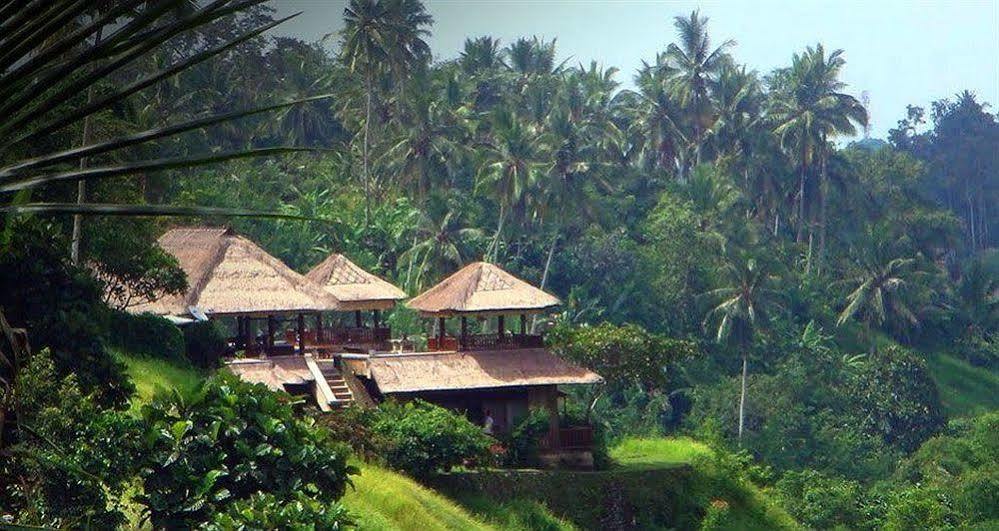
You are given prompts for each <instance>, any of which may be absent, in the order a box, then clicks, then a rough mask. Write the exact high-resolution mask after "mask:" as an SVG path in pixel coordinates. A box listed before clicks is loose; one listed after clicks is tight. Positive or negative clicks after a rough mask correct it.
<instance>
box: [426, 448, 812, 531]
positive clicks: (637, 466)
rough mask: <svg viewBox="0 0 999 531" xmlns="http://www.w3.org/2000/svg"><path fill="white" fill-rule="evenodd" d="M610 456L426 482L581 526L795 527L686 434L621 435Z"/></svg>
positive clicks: (459, 495) (477, 500) (472, 500)
mask: <svg viewBox="0 0 999 531" xmlns="http://www.w3.org/2000/svg"><path fill="white" fill-rule="evenodd" d="M611 456H612V457H613V458H614V459H616V460H617V465H616V466H615V467H614V468H612V469H611V470H605V471H597V472H583V471H568V470H554V471H537V470H496V471H480V472H465V473H455V474H449V475H447V476H445V477H443V478H440V479H438V480H436V481H435V482H434V486H435V488H438V489H439V490H440V491H441V492H445V493H447V494H448V495H450V496H452V497H454V499H456V500H459V501H460V502H461V503H462V504H463V505H465V506H467V507H475V506H477V505H480V504H482V505H487V506H489V505H491V506H494V507H502V506H504V505H508V504H509V505H515V506H521V507H522V506H523V505H524V504H525V503H528V502H525V500H531V503H534V504H535V506H536V507H541V508H549V509H550V511H551V512H552V513H554V514H556V515H559V516H560V517H562V518H563V519H565V520H566V521H567V522H569V523H571V524H573V525H575V526H578V527H579V528H582V529H595V528H601V527H615V526H617V525H618V524H622V525H630V523H631V522H635V523H636V524H637V526H638V527H639V528H641V529H671V528H675V529H697V528H699V527H701V526H702V525H706V526H707V527H708V528H721V529H795V528H797V527H799V526H798V525H797V524H796V523H795V522H794V520H793V519H792V518H791V517H790V516H789V515H788V514H787V513H786V512H785V511H784V510H783V509H781V508H780V507H778V506H777V505H776V504H775V503H773V502H772V501H771V500H770V499H769V497H768V496H767V495H766V493H765V492H763V491H761V490H760V489H758V488H757V487H756V486H754V485H753V484H751V483H750V482H748V481H744V480H742V479H739V478H738V477H737V475H736V474H734V473H733V471H732V469H731V468H730V467H728V466H727V464H726V463H724V462H722V461H719V460H717V459H714V458H713V457H714V454H713V452H712V451H711V450H710V449H709V448H708V447H706V446H705V445H703V444H701V443H698V442H696V441H693V440H691V439H685V438H677V439H667V438H648V439H628V440H625V441H623V442H622V443H621V444H619V445H618V446H616V447H614V448H613V449H612V452H611ZM547 510H548V509H546V512H547ZM522 514H523V513H522ZM712 526H714V527H712ZM531 528H534V529H537V528H541V529H559V527H557V526H553V525H540V526H534V527H531ZM562 528H564V527H562Z"/></svg>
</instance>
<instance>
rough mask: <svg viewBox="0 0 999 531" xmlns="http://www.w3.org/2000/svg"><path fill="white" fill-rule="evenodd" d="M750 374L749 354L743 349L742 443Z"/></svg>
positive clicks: (740, 400) (740, 423) (740, 412)
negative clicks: (747, 385)
mask: <svg viewBox="0 0 999 531" xmlns="http://www.w3.org/2000/svg"><path fill="white" fill-rule="evenodd" d="M748 375H749V356H748V355H747V354H746V351H745V350H743V351H742V392H741V393H740V394H739V444H742V430H743V428H744V427H745V425H746V379H747V376H748Z"/></svg>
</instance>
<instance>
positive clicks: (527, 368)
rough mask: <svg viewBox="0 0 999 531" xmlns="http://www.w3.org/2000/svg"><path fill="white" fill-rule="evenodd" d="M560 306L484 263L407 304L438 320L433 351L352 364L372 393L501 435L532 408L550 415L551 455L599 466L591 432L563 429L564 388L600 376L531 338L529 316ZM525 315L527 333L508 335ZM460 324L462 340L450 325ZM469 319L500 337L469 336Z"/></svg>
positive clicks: (431, 342) (548, 445) (548, 447)
mask: <svg viewBox="0 0 999 531" xmlns="http://www.w3.org/2000/svg"><path fill="white" fill-rule="evenodd" d="M558 304H559V300H558V298H557V297H555V296H553V295H550V294H548V293H545V292H544V291H542V290H540V289H538V288H536V287H534V286H532V285H530V284H528V283H527V282H525V281H523V280H521V279H519V278H517V277H515V276H513V275H511V274H510V273H508V272H506V271H504V270H503V269H502V268H500V267H499V266H497V265H494V264H488V263H484V262H477V263H473V264H470V265H468V266H465V267H464V268H462V269H461V270H459V271H458V272H456V273H454V274H453V275H451V276H450V277H448V278H446V279H445V280H443V281H442V282H441V283H439V284H437V285H436V286H434V287H432V288H430V289H429V290H427V291H426V292H424V293H423V294H421V295H419V296H417V297H415V298H413V299H412V300H410V301H409V302H408V303H407V305H408V306H409V307H410V308H413V309H416V310H418V311H419V312H420V314H421V315H423V316H425V317H430V318H434V319H436V320H437V332H436V335H435V337H431V338H429V341H428V349H427V350H428V352H413V353H399V354H395V353H393V354H375V355H372V356H371V357H370V358H368V359H367V360H366V361H365V363H363V364H361V363H353V362H348V364H347V365H348V366H349V367H350V368H351V369H352V370H353V371H354V373H355V374H357V376H359V377H360V378H361V379H362V380H363V381H364V382H366V384H367V387H368V388H369V389H370V391H371V392H372V394H373V395H375V396H376V397H377V396H382V397H384V396H392V397H395V398H398V399H402V400H406V399H411V398H421V399H423V400H427V401H430V402H433V403H436V404H438V405H441V406H444V407H447V408H451V409H455V410H458V411H462V412H464V413H465V414H466V415H468V416H469V417H470V418H471V419H472V420H473V421H475V422H480V423H484V422H485V419H486V418H487V417H488V418H489V419H491V422H492V423H493V426H494V429H495V430H496V432H505V431H509V430H511V429H513V428H514V427H515V426H516V424H517V423H518V422H519V421H520V420H521V419H522V418H524V416H525V415H527V413H528V411H529V410H531V409H541V410H544V411H546V412H547V413H548V419H549V430H548V434H547V436H546V437H545V439H544V441H543V447H544V449H545V450H546V453H545V455H547V456H550V457H552V458H553V459H554V460H556V461H558V460H565V459H569V460H574V461H575V462H577V464H583V465H584V466H585V465H586V463H587V462H589V463H590V464H592V455H591V454H590V449H591V445H592V430H591V428H590V427H588V426H577V427H571V428H568V427H560V425H559V416H558V400H559V396H560V392H559V390H558V386H560V385H577V384H596V383H600V382H602V381H603V379H602V378H601V377H600V375H598V374H596V373H594V372H593V371H590V370H588V369H585V368H583V367H579V366H577V365H574V364H572V363H570V362H568V361H565V360H563V359H560V358H559V357H557V356H555V355H554V354H552V353H551V352H549V351H548V350H547V349H545V348H544V343H543V341H542V338H541V336H539V335H530V334H529V333H528V330H527V316H528V315H531V314H537V313H542V312H544V311H546V310H548V309H550V308H552V307H554V306H556V305H558ZM509 315H519V316H520V332H519V333H508V332H507V331H506V321H505V318H506V317H507V316H509ZM448 318H458V319H460V323H461V327H460V332H459V333H458V335H457V337H451V336H448V335H447V332H446V324H447V323H446V319H448ZM469 318H472V319H482V320H487V319H492V318H495V323H496V328H495V332H490V333H482V334H471V333H469V323H468V320H469Z"/></svg>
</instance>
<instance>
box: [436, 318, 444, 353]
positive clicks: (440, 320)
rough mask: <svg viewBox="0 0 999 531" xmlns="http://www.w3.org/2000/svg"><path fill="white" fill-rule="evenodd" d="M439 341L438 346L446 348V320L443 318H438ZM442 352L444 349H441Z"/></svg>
mask: <svg viewBox="0 0 999 531" xmlns="http://www.w3.org/2000/svg"><path fill="white" fill-rule="evenodd" d="M437 340H438V342H439V343H438V345H440V346H441V347H443V346H444V318H443V317H438V318H437ZM441 350H443V349H441Z"/></svg>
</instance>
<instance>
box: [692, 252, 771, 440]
mask: <svg viewBox="0 0 999 531" xmlns="http://www.w3.org/2000/svg"><path fill="white" fill-rule="evenodd" d="M720 273H721V276H722V277H721V278H722V282H723V286H722V287H720V288H716V289H713V290H711V291H708V292H707V293H706V294H705V295H706V296H707V297H709V298H712V299H715V300H717V301H720V302H717V303H715V305H714V306H713V307H712V308H711V310H709V311H708V313H707V315H706V316H705V318H704V323H703V326H704V328H705V329H709V328H710V329H712V330H713V335H714V337H715V340H716V341H718V342H719V343H723V342H726V341H730V342H732V343H734V345H735V346H736V348H738V349H739V350H740V351H741V353H742V389H741V391H740V394H739V440H740V441H741V440H742V432H743V428H744V426H745V419H746V384H747V379H748V375H749V345H750V344H751V343H752V341H753V335H754V333H755V331H756V330H757V329H758V328H759V327H760V326H763V325H765V324H766V322H767V321H768V315H769V313H770V311H771V310H772V309H773V308H775V307H779V303H778V301H777V297H778V292H777V291H776V290H775V289H774V288H773V287H772V286H773V285H774V281H775V275H774V273H773V271H772V270H771V269H770V267H769V265H768V264H767V263H766V262H764V261H762V260H760V259H758V258H756V257H754V256H753V255H752V254H750V253H748V252H741V251H736V252H732V253H731V254H729V256H728V257H727V259H726V261H725V263H724V265H723V266H722V268H721V270H720Z"/></svg>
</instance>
